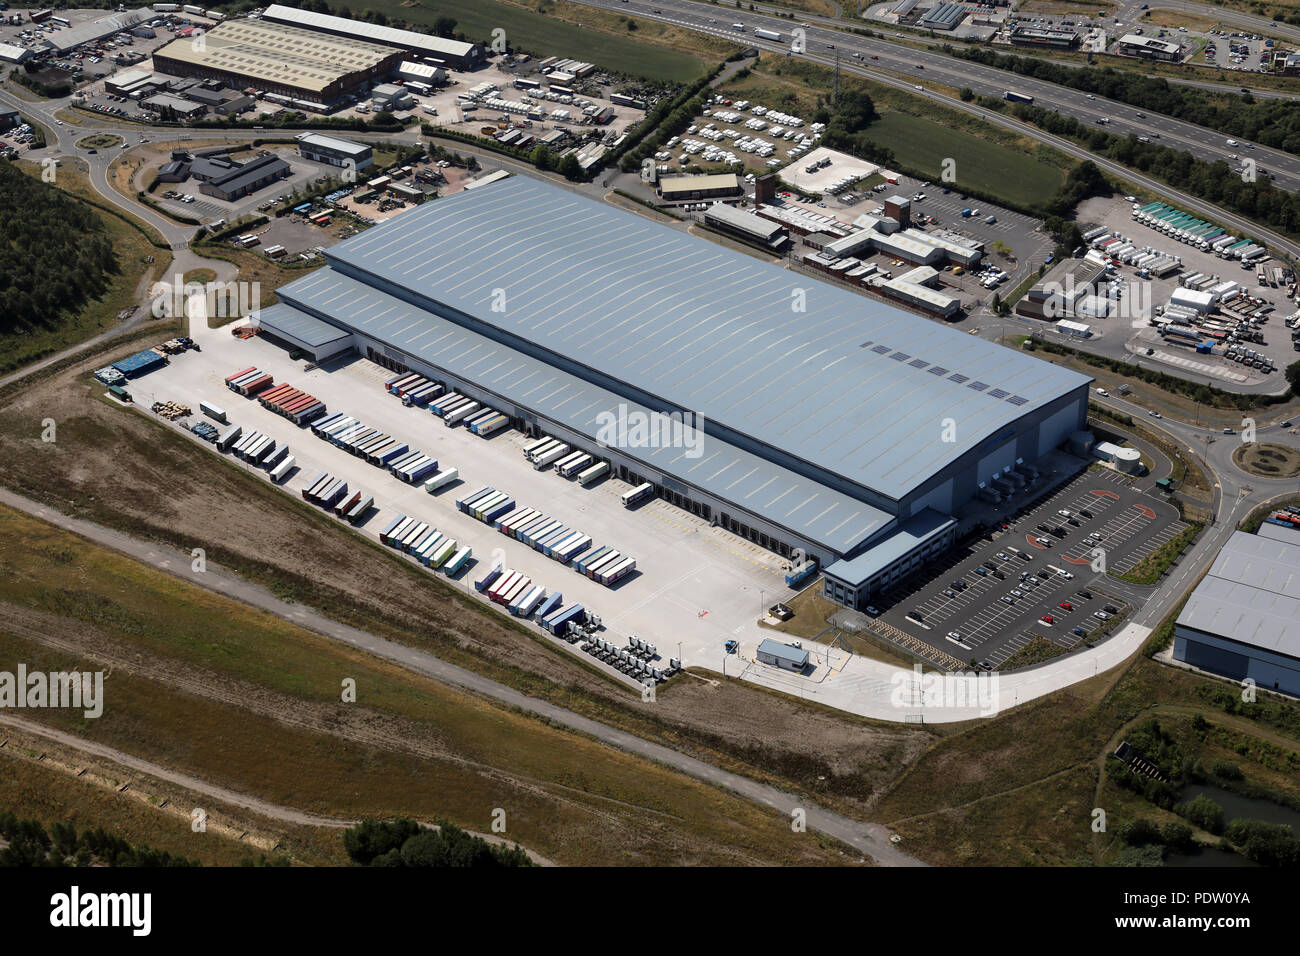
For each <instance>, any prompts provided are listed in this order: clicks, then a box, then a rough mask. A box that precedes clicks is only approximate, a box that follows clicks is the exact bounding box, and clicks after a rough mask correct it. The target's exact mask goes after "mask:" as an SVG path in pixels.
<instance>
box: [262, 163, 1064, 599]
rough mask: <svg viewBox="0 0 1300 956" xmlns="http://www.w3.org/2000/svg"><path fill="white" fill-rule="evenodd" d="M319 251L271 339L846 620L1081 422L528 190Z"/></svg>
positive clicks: (1031, 394)
mask: <svg viewBox="0 0 1300 956" xmlns="http://www.w3.org/2000/svg"><path fill="white" fill-rule="evenodd" d="M325 255H326V258H327V260H328V266H327V267H326V268H323V269H320V270H318V271H317V272H314V273H313V274H311V275H310V276H307V277H305V278H303V279H299V280H297V281H295V282H293V283H290V284H289V285H287V286H284V287H282V288H281V289H280V290H278V295H279V299H280V304H279V305H277V306H275V307H274V308H272V309H268V310H266V311H264V312H263V313H262V316H261V323H262V327H263V330H264V331H265V332H266V333H268V334H269V335H270V336H272V337H273V338H278V339H280V340H282V341H283V342H285V343H287V344H289V345H291V346H293V347H295V348H304V349H307V350H308V351H309V352H311V353H312V354H313V355H316V356H317V358H323V357H325V356H326V355H328V354H335V353H337V352H338V351H340V350H342V349H345V348H347V347H353V348H356V349H357V350H358V351H359V352H360V353H361V354H362V355H364V356H366V357H367V358H370V359H372V360H373V361H376V362H379V363H380V364H383V365H385V366H386V367H389V368H392V369H395V370H399V371H402V370H408V369H409V370H412V371H416V372H420V373H422V374H425V375H428V376H430V377H432V378H435V379H438V380H441V381H443V382H445V383H448V384H449V385H453V386H454V387H455V388H456V389H457V390H458V391H460V392H462V393H464V394H466V395H467V396H468V397H470V398H473V399H475V400H477V401H482V402H484V403H485V404H488V405H490V406H491V407H492V408H496V409H499V410H501V411H503V412H504V413H506V414H508V415H509V416H511V418H513V419H514V421H515V423H516V424H517V425H519V426H520V427H522V428H525V429H526V430H528V431H530V432H534V433H537V432H541V433H545V434H548V435H552V436H554V437H556V438H559V439H561V440H563V441H565V442H568V443H569V444H571V445H572V446H573V447H574V448H577V449H582V450H585V451H587V452H588V453H590V454H592V455H594V456H596V457H598V458H601V459H604V460H607V461H608V462H609V463H610V465H611V468H612V470H613V472H614V474H616V475H617V476H618V477H620V478H622V479H625V480H628V481H632V482H636V483H640V482H645V481H649V482H653V484H654V485H655V487H656V490H657V492H658V493H659V495H660V496H661V497H663V498H665V499H666V500H668V501H670V502H672V503H673V504H675V505H678V506H680V507H682V508H685V509H688V510H690V511H691V512H693V513H695V514H697V515H700V516H701V517H703V518H705V519H708V520H711V521H715V522H717V523H718V524H720V525H721V526H723V527H725V528H728V529H729V530H731V531H733V532H736V533H738V534H741V535H743V536H745V537H747V538H749V539H750V540H752V541H754V542H756V543H758V544H760V545H761V546H763V547H766V548H769V549H771V550H773V551H776V552H779V553H780V554H782V555H786V556H798V555H799V554H800V553H801V552H802V553H804V554H806V555H808V556H810V557H812V558H815V559H817V560H818V561H819V562H820V563H821V565H822V566H823V568H825V569H826V574H827V590H828V593H829V594H830V595H831V597H833V598H835V599H836V600H839V601H841V602H843V603H846V604H850V605H854V606H857V605H859V604H861V603H863V601H864V600H865V597H866V596H867V595H868V594H869V593H870V589H871V587H872V586H874V585H875V584H876V583H878V581H879V579H880V577H881V574H882V573H883V574H885V575H886V576H887V575H889V574H896V573H898V569H899V568H906V567H910V566H911V565H912V564H914V563H915V561H916V560H917V558H918V556H919V555H922V554H924V553H927V552H928V551H930V550H933V549H934V548H936V547H940V546H943V545H944V544H946V543H948V542H950V541H951V540H952V537H953V535H954V534H955V526H956V522H955V521H954V520H953V519H952V518H951V515H952V514H953V513H954V512H955V511H956V510H957V509H959V508H960V507H961V506H962V505H963V504H964V503H966V502H968V501H970V500H971V499H972V498H974V497H975V496H977V495H979V494H981V489H984V488H986V487H987V486H990V485H991V483H992V482H994V481H995V480H1001V479H1004V478H1006V477H1007V476H1008V475H1009V474H1011V475H1014V474H1015V473H1017V471H1019V472H1020V473H1024V472H1032V467H1033V462H1035V461H1036V460H1038V459H1039V458H1040V457H1042V456H1043V455H1044V454H1046V453H1047V452H1049V451H1051V450H1052V449H1054V448H1055V447H1057V446H1058V445H1060V444H1062V443H1063V442H1064V441H1065V440H1066V439H1067V438H1068V437H1069V436H1070V434H1071V433H1072V432H1074V431H1076V430H1078V429H1080V428H1082V427H1083V426H1084V424H1085V420H1086V412H1087V386H1088V381H1089V380H1088V379H1087V378H1085V377H1084V376H1081V375H1078V374H1076V373H1074V372H1071V371H1068V370H1064V369H1061V368H1058V367H1057V366H1054V365H1052V364H1050V363H1046V362H1041V361H1038V360H1037V359H1034V358H1032V357H1031V356H1027V355H1024V354H1021V353H1019V352H1016V351H1013V350H1011V349H1007V348H1003V347H1001V346H997V345H993V344H991V343H989V342H986V341H982V340H980V339H978V338H976V337H973V336H969V335H964V334H962V333H960V332H956V331H953V330H952V329H950V328H947V327H944V326H942V325H940V324H938V323H934V322H930V321H927V320H925V319H921V318H918V317H916V316H914V315H911V314H909V313H907V312H904V311H902V310H900V309H898V308H895V307H893V306H890V305H889V304H887V303H882V302H877V301H874V300H870V299H866V298H863V297H861V296H857V295H854V294H853V293H851V292H848V291H845V290H842V289H837V288H834V287H832V286H830V285H828V284H824V283H821V282H818V281H816V280H813V279H811V278H809V277H807V276H804V275H797V274H794V273H791V272H789V271H788V270H785V269H781V268H779V267H777V266H775V265H771V264H767V263H763V262H760V261H757V260H755V259H753V258H751V257H749V256H746V255H744V254H742V253H737V252H733V251H731V250H729V249H726V248H722V247H719V246H718V245H716V244H714V243H711V242H708V241H706V240H703V239H698V238H695V237H692V236H690V235H687V234H685V233H682V232H678V231H677V230H674V229H672V228H669V227H666V226H662V225H659V224H657V223H653V222H649V221H647V220H645V219H643V218H642V217H640V216H637V215H635V214H632V213H628V212H624V211H621V210H617V209H613V208H610V207H608V206H605V205H602V204H600V203H596V202H593V201H591V200H588V199H585V198H582V197H579V196H575V195H574V194H573V193H571V192H569V191H568V190H566V189H562V188H559V187H556V186H552V185H549V184H546V183H542V182H538V181H534V180H530V179H526V178H523V177H510V178H507V179H503V180H500V181H499V182H495V183H492V184H491V185H487V186H484V188H482V189H476V190H473V191H469V192H464V193H460V194H457V195H453V196H450V197H448V198H446V199H442V200H439V201H438V202H436V203H431V204H428V205H426V206H422V207H419V208H418V209H414V210H412V211H410V212H407V213H403V214H402V215H400V216H398V217H395V218H394V219H392V220H390V221H388V222H386V223H383V224H381V225H378V226H376V227H374V228H373V229H370V230H368V231H367V232H365V233H364V234H362V235H360V236H357V237H355V238H353V239H349V240H347V241H346V242H343V243H341V244H339V245H337V246H335V247H333V248H331V249H328V250H326V253H325ZM313 343H315V344H313ZM646 421H650V422H653V423H655V425H654V426H652V427H650V428H644V427H643V428H639V429H638V428H637V424H638V423H644V422H646ZM683 421H684V422H685V424H687V425H694V426H695V427H696V428H697V429H698V431H695V432H692V431H689V430H686V431H683V430H682V429H681V428H680V423H682V422H683ZM664 422H675V423H678V427H675V428H666V427H658V426H660V425H662V424H663V423H664ZM628 423H631V427H630V428H625V427H624V426H625V425H627V424H628ZM691 436H694V440H693V439H692V437H691ZM875 556H879V557H875ZM885 556H888V558H889V560H888V561H887V562H885V564H883V565H881V564H880V561H882V560H883V559H884V557H885Z"/></svg>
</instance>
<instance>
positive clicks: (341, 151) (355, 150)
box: [294, 133, 375, 169]
mask: <svg viewBox="0 0 1300 956" xmlns="http://www.w3.org/2000/svg"><path fill="white" fill-rule="evenodd" d="M294 139H296V140H297V141H298V152H299V154H300V155H301V156H302V157H303V158H304V159H311V160H315V161H316V162H318V163H328V164H329V165H331V166H346V165H348V164H351V168H352V169H365V168H366V167H367V166H369V165H370V164H371V163H373V162H374V161H375V153H374V150H373V149H372V148H371V147H370V146H368V145H366V144H365V143H354V142H352V141H350V140H346V139H339V138H338V137H337V136H325V135H323V134H321V133H299V134H298V135H297V136H295V137H294Z"/></svg>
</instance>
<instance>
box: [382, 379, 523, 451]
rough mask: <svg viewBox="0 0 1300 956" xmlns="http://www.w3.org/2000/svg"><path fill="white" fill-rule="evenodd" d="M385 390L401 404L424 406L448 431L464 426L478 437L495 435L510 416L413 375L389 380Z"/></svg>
mask: <svg viewBox="0 0 1300 956" xmlns="http://www.w3.org/2000/svg"><path fill="white" fill-rule="evenodd" d="M384 388H385V389H387V390H388V391H389V392H390V393H391V394H393V395H395V396H397V397H398V398H400V399H401V400H402V404H403V405H413V406H418V407H421V408H423V407H427V408H428V409H429V411H430V412H432V413H433V414H434V415H436V416H438V417H439V418H441V419H442V422H443V424H444V425H446V426H447V427H448V428H453V427H455V426H456V425H464V426H465V427H466V428H467V429H469V431H470V432H472V433H473V434H475V435H478V436H479V437H480V438H486V437H488V436H489V435H492V434H495V433H496V432H499V431H500V430H501V429H503V428H505V427H507V426H508V425H509V424H510V418H509V416H507V415H503V414H501V413H500V412H498V411H497V410H496V409H495V408H488V407H487V406H485V405H483V404H481V403H480V402H477V401H475V400H474V399H472V398H468V397H467V396H465V395H462V394H460V393H459V392H456V391H450V392H449V391H447V390H446V388H445V387H444V386H443V385H442V384H440V383H438V382H435V381H432V380H431V379H428V378H425V377H424V376H423V375H419V374H416V373H414V372H408V373H407V374H405V375H398V376H396V377H395V378H391V379H389V380H388V381H387V382H385V383H384Z"/></svg>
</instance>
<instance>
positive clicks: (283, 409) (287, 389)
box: [257, 385, 327, 425]
mask: <svg viewBox="0 0 1300 956" xmlns="http://www.w3.org/2000/svg"><path fill="white" fill-rule="evenodd" d="M257 400H258V401H259V402H261V403H262V407H263V408H268V409H270V410H271V411H273V412H275V413H276V414H277V415H280V416H282V417H284V418H287V419H289V421H291V422H293V423H294V424H295V425H309V424H311V423H312V422H314V421H315V420H316V419H318V418H320V417H321V416H322V415H324V414H325V412H326V410H327V409H326V408H325V403H324V402H322V401H321V400H320V399H318V398H317V397H316V396H314V395H309V394H307V393H306V392H304V391H303V390H302V389H300V388H295V387H294V386H292V385H273V386H271V387H270V388H267V389H265V390H264V391H262V392H261V393H260V394H259V395H258V396H257Z"/></svg>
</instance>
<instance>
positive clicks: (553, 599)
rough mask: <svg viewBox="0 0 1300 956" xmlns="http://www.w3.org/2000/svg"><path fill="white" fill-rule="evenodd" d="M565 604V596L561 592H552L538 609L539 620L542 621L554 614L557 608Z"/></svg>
mask: <svg viewBox="0 0 1300 956" xmlns="http://www.w3.org/2000/svg"><path fill="white" fill-rule="evenodd" d="M563 603H564V595H563V594H561V593H560V592H559V591H552V592H551V593H550V594H548V595H547V596H546V598H545V600H543V601H542V603H541V604H539V605H538V607H537V620H539V621H540V620H542V619H543V618H545V617H546V616H547V615H549V614H554V613H555V610H556V608H558V607H559V606H560V605H561V604H563Z"/></svg>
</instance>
